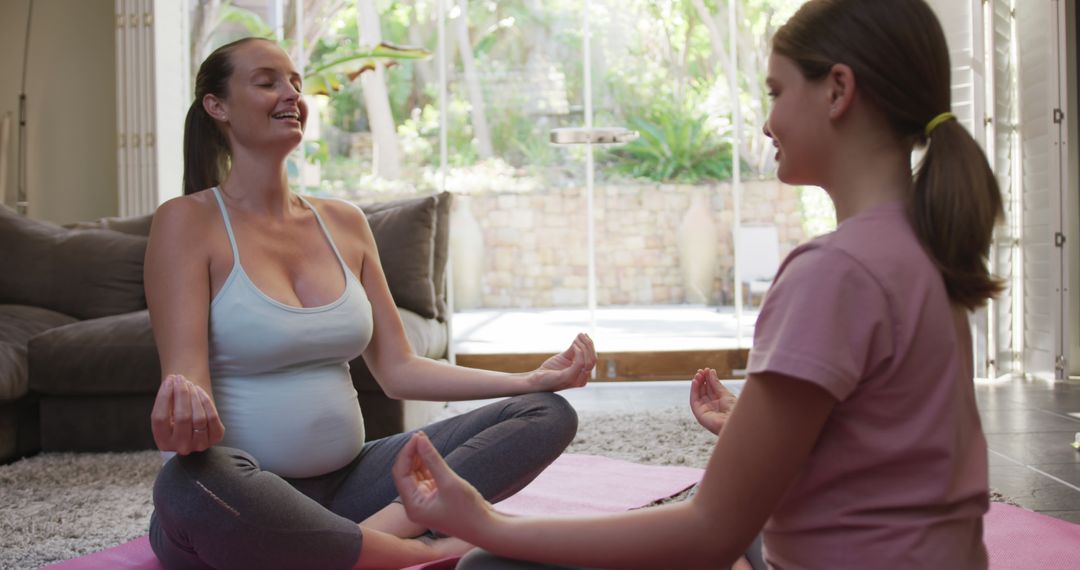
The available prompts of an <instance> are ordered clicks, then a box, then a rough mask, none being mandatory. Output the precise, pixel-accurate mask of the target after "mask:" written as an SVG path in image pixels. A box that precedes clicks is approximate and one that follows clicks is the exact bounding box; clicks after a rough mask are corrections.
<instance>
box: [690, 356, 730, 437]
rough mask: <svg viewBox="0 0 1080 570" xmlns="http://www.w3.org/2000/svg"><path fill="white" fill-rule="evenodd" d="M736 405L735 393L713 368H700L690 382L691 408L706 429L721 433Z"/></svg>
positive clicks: (717, 433)
mask: <svg viewBox="0 0 1080 570" xmlns="http://www.w3.org/2000/svg"><path fill="white" fill-rule="evenodd" d="M734 407H735V394H732V393H731V391H730V390H728V389H727V388H725V387H724V385H723V384H721V383H720V379H719V378H717V377H716V371H715V370H713V369H712V368H705V369H703V370H698V371H697V374H694V379H693V381H691V383H690V410H691V411H693V412H694V417H695V418H697V421H698V423H699V424H701V425H702V426H703V427H704V428H705V429H707V430H709V431H711V432H713V433H715V434H716V435H720V430H722V429H724V424H726V423H727V420H728V417H729V416H731V410H732V409H733V408H734Z"/></svg>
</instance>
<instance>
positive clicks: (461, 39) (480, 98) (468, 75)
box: [454, 0, 494, 159]
mask: <svg viewBox="0 0 1080 570" xmlns="http://www.w3.org/2000/svg"><path fill="white" fill-rule="evenodd" d="M459 7H460V14H459V15H458V17H457V18H455V19H454V29H455V31H456V32H457V44H458V52H459V53H460V54H461V65H462V68H463V69H464V71H465V88H466V90H468V93H469V106H470V107H471V108H472V109H471V111H472V123H473V140H475V141H476V154H477V155H478V156H479V157H480V158H481V159H488V158H491V157H492V155H493V154H494V152H493V151H492V149H491V129H489V128H488V123H487V115H486V114H485V112H484V108H485V105H484V92H483V90H482V89H481V88H480V77H479V76H478V75H477V73H476V60H475V58H474V57H473V50H472V41H470V40H469V17H468V13H469V10H468V1H467V0H460V4H459Z"/></svg>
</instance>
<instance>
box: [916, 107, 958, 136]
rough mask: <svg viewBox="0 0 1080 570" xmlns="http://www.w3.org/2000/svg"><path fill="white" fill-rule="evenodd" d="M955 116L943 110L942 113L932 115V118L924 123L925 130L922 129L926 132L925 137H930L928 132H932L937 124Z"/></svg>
mask: <svg viewBox="0 0 1080 570" xmlns="http://www.w3.org/2000/svg"><path fill="white" fill-rule="evenodd" d="M955 118H956V115H954V114H952V113H950V112H948V111H945V112H944V113H942V114H940V115H938V116H936V117H934V118H933V119H930V122H929V123H926V130H925V131H924V132H925V133H926V138H930V134H931V133H933V132H934V129H936V128H938V125H940V124H941V123H944V122H945V121H948V120H951V119H955Z"/></svg>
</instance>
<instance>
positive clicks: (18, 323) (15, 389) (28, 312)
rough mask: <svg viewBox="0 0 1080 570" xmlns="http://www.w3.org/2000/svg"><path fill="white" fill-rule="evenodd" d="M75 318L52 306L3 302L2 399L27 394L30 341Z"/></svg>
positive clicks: (0, 343) (0, 330)
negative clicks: (55, 310)
mask: <svg viewBox="0 0 1080 570" xmlns="http://www.w3.org/2000/svg"><path fill="white" fill-rule="evenodd" d="M73 322H75V319H74V318H72V317H69V316H67V315H63V314H60V313H57V312H54V311H50V310H48V309H42V308H39V307H26V306H23V305H0V402H9V401H12V400H17V399H19V398H21V397H23V396H25V395H26V391H27V363H26V343H27V342H29V340H30V339H31V338H32V337H33V336H34V335H36V334H38V333H40V332H42V331H46V330H49V329H51V328H53V327H58V326H62V325H66V324H69V323H73Z"/></svg>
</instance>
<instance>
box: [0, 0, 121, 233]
mask: <svg viewBox="0 0 1080 570" xmlns="http://www.w3.org/2000/svg"><path fill="white" fill-rule="evenodd" d="M28 6H29V0H3V1H2V2H0V77H3V78H5V79H4V81H2V82H0V117H2V116H3V114H4V113H5V112H12V113H13V114H14V115H15V116H16V119H17V115H18V105H19V85H20V80H21V74H22V58H23V40H24V33H25V26H26V15H27V10H28ZM115 29H116V24H115V21H114V5H113V1H112V0H78V1H71V0H35V2H34V13H33V23H32V29H31V32H30V59H29V64H28V66H27V69H28V72H27V78H26V81H27V86H26V93H27V103H28V105H27V141H28V150H27V154H28V158H27V166H28V170H27V187H28V190H29V199H30V216H31V217H33V218H38V219H44V220H50V221H54V222H57V223H67V222H73V221H78V220H85V219H92V218H97V217H101V216H111V215H116V213H117V209H118V205H117V204H118V200H117V192H116V181H117V178H116V154H117V153H116V149H117V136H116V64H115V58H116V54H115V47H114V46H115V33H116V32H115ZM17 126H18V125H17V123H16V124H14V125H13V126H12V137H11V143H12V149H11V150H10V151H9V153H8V173H7V178H8V183H7V187H8V192H7V193H8V196H6V197H5V200H4V201H5V203H7V204H11V203H13V202H14V192H15V185H16V174H15V172H16V168H17V166H16V152H15V147H16V146H17V144H18V130H17Z"/></svg>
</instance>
